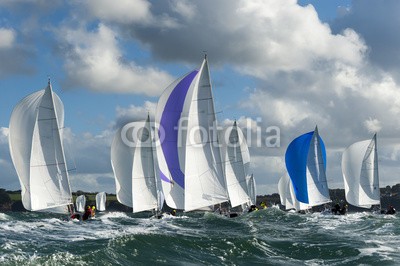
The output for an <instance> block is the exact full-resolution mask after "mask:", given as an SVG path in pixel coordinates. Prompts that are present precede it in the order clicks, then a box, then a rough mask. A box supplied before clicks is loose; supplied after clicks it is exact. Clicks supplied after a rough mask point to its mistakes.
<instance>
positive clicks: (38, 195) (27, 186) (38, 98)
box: [9, 82, 72, 212]
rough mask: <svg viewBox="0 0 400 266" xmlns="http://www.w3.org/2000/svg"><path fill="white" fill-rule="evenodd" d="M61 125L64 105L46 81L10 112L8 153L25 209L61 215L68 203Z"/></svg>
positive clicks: (68, 188)
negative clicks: (17, 178) (44, 86)
mask: <svg viewBox="0 0 400 266" xmlns="http://www.w3.org/2000/svg"><path fill="white" fill-rule="evenodd" d="M63 126H64V106H63V104H62V102H61V100H60V98H59V97H58V96H57V95H56V94H55V93H54V92H53V91H52V89H51V84H50V82H49V84H48V86H47V88H46V89H45V90H41V91H38V92H35V93H33V94H31V95H28V96H27V97H25V98H24V99H23V100H21V101H20V102H19V103H18V104H17V106H16V107H15V108H14V110H13V113H12V115H11V118H10V135H9V139H10V141H9V142H10V153H11V158H12V160H13V163H14V166H15V169H16V171H17V174H18V177H19V180H20V183H21V198H22V203H23V205H24V207H25V208H26V209H27V210H31V211H40V210H47V211H50V212H65V211H66V210H67V209H66V208H62V206H66V205H69V204H71V203H72V195H71V189H70V184H69V180H68V172H67V166H66V162H65V156H64V150H63V146H62V145H63V144H62V133H61V131H60V129H61V128H63ZM58 207H61V208H58Z"/></svg>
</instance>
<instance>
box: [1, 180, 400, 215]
mask: <svg viewBox="0 0 400 266" xmlns="http://www.w3.org/2000/svg"><path fill="white" fill-rule="evenodd" d="M380 190H381V206H382V209H385V208H386V207H387V206H388V205H393V206H394V207H395V208H396V209H397V210H400V184H396V185H394V186H392V187H390V186H387V187H385V188H381V189H380ZM96 194H97V192H84V191H80V190H78V191H76V192H73V193H72V196H73V201H74V202H75V199H76V197H77V196H79V195H85V196H86V202H87V204H90V205H94V204H96V200H95V196H96ZM329 194H330V198H331V200H332V203H343V202H345V195H344V189H330V190H329ZM261 202H266V203H267V205H269V206H271V205H275V204H280V203H281V202H280V197H279V194H278V193H273V194H271V195H258V196H257V205H260V203H261ZM349 207H350V208H349V210H350V211H365V210H366V209H362V208H357V207H354V206H351V205H350V206H349ZM164 209H165V211H170V210H171V208H169V207H168V206H166V205H164ZM106 210H107V211H118V212H132V208H130V207H127V206H125V205H123V204H121V203H119V202H118V200H117V197H116V195H115V194H112V193H107V201H106ZM10 211H11V212H24V211H27V210H26V209H25V208H24V207H23V205H22V202H21V190H16V191H9V190H5V189H2V188H0V212H10Z"/></svg>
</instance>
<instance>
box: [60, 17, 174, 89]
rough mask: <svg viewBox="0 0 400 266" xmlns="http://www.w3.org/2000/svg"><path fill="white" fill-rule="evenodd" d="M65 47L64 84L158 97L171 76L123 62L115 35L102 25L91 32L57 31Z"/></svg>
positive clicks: (81, 30) (151, 68)
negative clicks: (65, 81) (65, 76)
mask: <svg viewBox="0 0 400 266" xmlns="http://www.w3.org/2000/svg"><path fill="white" fill-rule="evenodd" d="M57 34H58V37H59V39H60V42H61V43H63V44H65V45H66V46H64V47H63V48H62V49H63V52H65V54H64V56H65V64H64V68H65V71H66V74H67V84H68V85H70V86H77V87H86V88H89V89H91V90H95V91H99V92H117V93H136V94H143V95H149V96H154V95H159V94H160V93H161V91H162V90H163V89H164V88H165V86H166V84H169V83H170V82H171V81H172V79H173V78H172V77H171V76H170V75H169V74H168V73H167V72H165V71H162V70H159V69H157V68H154V67H142V66H139V65H137V64H135V62H133V61H131V62H125V61H124V60H123V54H122V52H121V50H120V48H119V47H118V36H117V35H116V32H115V31H113V30H112V29H111V28H109V27H108V26H106V25H104V24H99V25H98V27H97V28H96V29H95V30H93V31H86V30H85V29H83V28H79V29H71V28H63V29H62V30H60V31H58V32H57Z"/></svg>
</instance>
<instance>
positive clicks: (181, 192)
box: [156, 59, 228, 211]
mask: <svg viewBox="0 0 400 266" xmlns="http://www.w3.org/2000/svg"><path fill="white" fill-rule="evenodd" d="M156 123H158V124H159V127H160V129H159V130H158V132H157V135H158V136H157V138H158V140H159V142H160V145H157V157H158V163H159V169H160V179H161V180H162V183H163V190H164V195H165V197H166V203H167V205H168V206H170V207H172V208H177V209H184V210H185V211H191V210H195V209H200V208H203V207H206V206H211V205H215V204H218V203H221V202H224V201H227V200H228V196H227V193H226V185H225V179H224V175H223V171H222V161H221V154H220V149H219V145H218V137H217V133H216V132H217V131H216V118H215V111H214V103H213V97H212V92H211V83H210V77H209V70H208V64H207V60H206V59H204V61H203V64H202V66H201V68H200V70H199V71H192V72H190V73H189V74H187V75H185V76H184V77H182V78H180V79H178V80H177V81H175V82H174V83H172V84H171V85H170V86H169V87H168V88H167V89H166V90H165V91H164V93H163V95H162V96H161V97H160V100H159V102H158V105H157V111H156Z"/></svg>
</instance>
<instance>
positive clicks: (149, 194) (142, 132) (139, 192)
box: [132, 117, 158, 212]
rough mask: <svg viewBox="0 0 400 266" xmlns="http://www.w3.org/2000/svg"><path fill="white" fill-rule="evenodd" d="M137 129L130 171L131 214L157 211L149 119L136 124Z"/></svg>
mask: <svg viewBox="0 0 400 266" xmlns="http://www.w3.org/2000/svg"><path fill="white" fill-rule="evenodd" d="M136 124H137V125H136V127H137V128H138V131H137V136H138V141H137V142H136V148H135V155H134V158H133V169H132V194H133V195H132V196H133V212H140V211H145V210H154V209H157V207H158V204H157V187H156V178H155V172H154V159H153V145H152V137H151V128H150V118H149V117H147V120H146V122H144V123H136Z"/></svg>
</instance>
